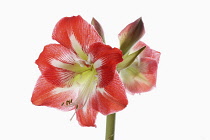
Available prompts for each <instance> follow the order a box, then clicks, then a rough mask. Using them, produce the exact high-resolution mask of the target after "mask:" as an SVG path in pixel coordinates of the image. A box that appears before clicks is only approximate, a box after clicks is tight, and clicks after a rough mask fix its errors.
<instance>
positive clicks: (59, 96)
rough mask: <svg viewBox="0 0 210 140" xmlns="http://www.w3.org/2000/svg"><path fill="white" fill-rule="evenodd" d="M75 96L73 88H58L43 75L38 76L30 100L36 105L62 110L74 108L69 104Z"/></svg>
mask: <svg viewBox="0 0 210 140" xmlns="http://www.w3.org/2000/svg"><path fill="white" fill-rule="evenodd" d="M75 98H76V94H75V93H74V91H73V90H70V89H68V88H59V87H56V86H54V85H52V84H51V83H49V82H48V81H47V80H46V79H45V78H44V77H43V76H40V78H39V79H38V81H37V83H36V86H35V88H34V91H33V95H32V97H31V102H32V103H33V104H34V105H38V106H48V107H53V108H57V109H60V110H63V111H69V110H72V109H75V106H71V105H70V104H71V102H73V101H74V100H75Z"/></svg>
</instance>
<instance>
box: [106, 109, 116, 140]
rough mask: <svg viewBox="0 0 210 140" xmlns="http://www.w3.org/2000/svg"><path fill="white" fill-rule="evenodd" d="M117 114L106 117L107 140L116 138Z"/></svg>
mask: <svg viewBox="0 0 210 140" xmlns="http://www.w3.org/2000/svg"><path fill="white" fill-rule="evenodd" d="M115 116H116V114H115V113H114V114H110V115H108V116H107V117H106V138H105V140H114V131H115Z"/></svg>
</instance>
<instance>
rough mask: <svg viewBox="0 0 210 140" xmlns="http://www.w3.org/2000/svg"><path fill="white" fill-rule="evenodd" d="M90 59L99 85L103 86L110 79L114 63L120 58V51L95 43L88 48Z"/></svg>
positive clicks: (114, 67)
mask: <svg viewBox="0 0 210 140" xmlns="http://www.w3.org/2000/svg"><path fill="white" fill-rule="evenodd" d="M89 54H90V59H91V60H90V61H91V62H92V63H94V68H95V69H96V71H97V73H98V78H99V87H105V86H106V85H108V84H109V82H111V81H112V79H113V77H114V74H115V70H116V65H117V64H118V63H120V62H121V61H122V60H123V59H122V52H121V50H119V49H117V48H111V47H110V46H108V45H104V44H102V43H95V44H93V45H91V46H90V49H89Z"/></svg>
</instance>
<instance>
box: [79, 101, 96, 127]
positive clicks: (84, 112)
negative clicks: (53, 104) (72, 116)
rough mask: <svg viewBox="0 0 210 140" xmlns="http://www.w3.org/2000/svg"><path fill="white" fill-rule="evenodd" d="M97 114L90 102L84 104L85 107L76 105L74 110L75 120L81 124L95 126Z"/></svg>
mask: <svg viewBox="0 0 210 140" xmlns="http://www.w3.org/2000/svg"><path fill="white" fill-rule="evenodd" d="M97 114H98V112H97V111H96V110H94V109H93V108H92V105H91V104H90V103H88V104H86V105H85V107H82V108H80V106H78V109H77V110H76V116H77V120H78V122H79V124H80V125H81V126H93V127H96V125H95V120H96V116H97Z"/></svg>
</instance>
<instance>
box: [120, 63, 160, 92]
mask: <svg viewBox="0 0 210 140" xmlns="http://www.w3.org/2000/svg"><path fill="white" fill-rule="evenodd" d="M154 62H156V61H154ZM139 69H140V70H141V71H143V72H140V70H139ZM156 70H157V69H156V68H155V69H152V68H151V69H150V67H148V66H146V64H145V66H143V68H141V67H133V65H131V66H130V67H128V68H127V69H124V70H122V71H121V72H120V76H121V78H122V81H123V84H124V86H125V88H126V89H127V90H128V91H129V92H130V93H131V94H135V93H142V92H147V91H150V90H151V89H152V88H153V87H155V85H156V77H157V74H156V73H157V71H156Z"/></svg>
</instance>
